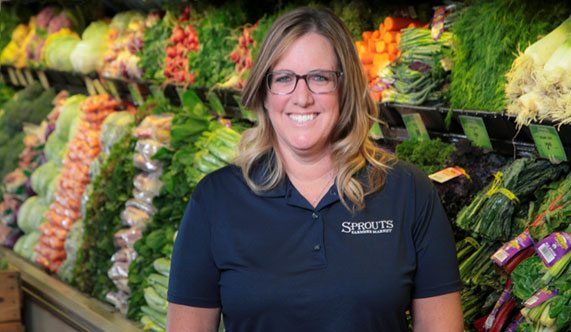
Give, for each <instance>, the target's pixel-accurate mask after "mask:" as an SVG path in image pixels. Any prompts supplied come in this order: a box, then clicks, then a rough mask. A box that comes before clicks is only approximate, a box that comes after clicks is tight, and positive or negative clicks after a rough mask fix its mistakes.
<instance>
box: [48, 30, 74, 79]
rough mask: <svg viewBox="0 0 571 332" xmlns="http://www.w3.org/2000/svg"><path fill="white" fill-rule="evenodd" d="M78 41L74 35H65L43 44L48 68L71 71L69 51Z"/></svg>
mask: <svg viewBox="0 0 571 332" xmlns="http://www.w3.org/2000/svg"><path fill="white" fill-rule="evenodd" d="M79 42H80V39H79V37H77V36H75V35H65V36H61V37H57V38H55V39H53V40H52V41H51V42H50V43H46V45H45V46H44V50H43V52H44V58H45V62H46V65H47V66H48V68H53V69H57V70H63V71H73V65H72V64H71V52H72V51H73V50H74V49H75V47H76V46H77V44H78V43H79Z"/></svg>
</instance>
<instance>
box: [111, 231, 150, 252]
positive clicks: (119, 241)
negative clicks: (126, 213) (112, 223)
mask: <svg viewBox="0 0 571 332" xmlns="http://www.w3.org/2000/svg"><path fill="white" fill-rule="evenodd" d="M142 238H143V230H142V229H141V228H139V227H131V228H125V229H122V230H120V231H118V232H117V233H115V237H114V240H115V246H117V247H120V248H125V247H126V248H133V246H134V245H135V242H137V240H139V239H142Z"/></svg>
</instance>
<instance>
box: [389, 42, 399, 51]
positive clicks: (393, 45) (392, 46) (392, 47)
mask: <svg viewBox="0 0 571 332" xmlns="http://www.w3.org/2000/svg"><path fill="white" fill-rule="evenodd" d="M397 51H398V49H397V43H390V44H388V46H387V53H389V54H393V53H394V54H396V53H397Z"/></svg>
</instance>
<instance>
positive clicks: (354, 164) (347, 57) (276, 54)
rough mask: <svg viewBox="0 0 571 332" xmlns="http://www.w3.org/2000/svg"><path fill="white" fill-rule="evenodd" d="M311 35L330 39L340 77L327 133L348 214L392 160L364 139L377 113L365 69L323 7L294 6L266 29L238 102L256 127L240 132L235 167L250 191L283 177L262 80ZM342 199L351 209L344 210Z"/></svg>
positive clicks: (376, 183)
mask: <svg viewBox="0 0 571 332" xmlns="http://www.w3.org/2000/svg"><path fill="white" fill-rule="evenodd" d="M310 32H316V33H319V34H321V35H322V36H324V37H325V38H327V39H328V40H329V42H330V43H331V45H332V46H333V49H334V50H335V53H336V56H337V59H338V67H339V69H338V70H340V71H342V72H343V73H344V74H343V75H344V76H343V77H342V79H341V80H340V82H339V86H338V95H339V108H340V109H339V121H338V123H337V124H336V126H335V127H334V128H333V130H332V132H331V147H332V149H331V151H332V152H331V157H332V160H333V163H334V167H335V168H336V169H337V170H338V174H337V177H336V179H335V181H336V183H337V188H338V193H339V197H340V199H341V202H342V203H343V204H344V205H345V207H346V208H347V209H348V210H350V211H354V208H355V207H356V208H357V209H359V210H361V209H363V208H364V207H365V203H364V197H365V195H367V194H369V193H372V192H375V191H377V190H379V189H380V188H381V186H382V185H383V184H384V181H385V173H386V171H387V170H388V169H389V168H390V166H389V162H391V161H392V160H393V159H394V157H393V156H392V155H389V154H388V153H385V152H383V151H382V150H381V149H380V148H378V147H376V146H375V145H374V144H373V142H372V141H371V140H370V139H369V137H368V134H369V130H370V128H371V126H372V125H373V124H374V123H375V122H376V121H378V120H377V119H378V117H379V109H378V107H377V104H376V103H375V101H374V100H373V98H372V97H371V95H370V94H369V92H368V86H367V78H366V75H365V74H364V73H365V70H364V67H363V65H362V64H361V61H360V59H359V56H358V55H357V50H356V48H355V45H354V42H353V38H352V36H351V33H350V32H349V30H348V29H347V27H346V26H345V24H344V23H343V22H342V21H341V20H340V19H339V18H338V17H337V16H336V15H335V14H333V13H332V12H331V11H329V10H327V9H317V10H316V9H311V8H298V9H295V10H293V11H290V12H288V13H286V14H284V15H282V16H280V17H279V18H278V19H277V20H276V21H275V22H274V24H273V25H272V26H271V27H270V29H269V31H268V32H267V34H266V36H265V38H264V41H263V42H262V45H261V46H260V51H259V54H258V56H257V58H256V60H255V62H254V65H253V67H252V69H251V72H250V75H249V77H248V81H247V82H246V86H245V87H244V89H243V91H242V99H241V102H242V104H243V105H244V106H245V107H246V108H247V109H250V110H253V111H254V112H255V113H256V116H257V125H256V126H255V127H253V128H251V129H248V130H247V131H245V132H244V133H243V135H242V139H241V140H240V144H239V152H238V156H237V157H236V159H235V160H234V164H235V165H237V166H239V167H241V169H242V174H243V176H244V178H245V179H246V182H247V184H248V186H249V187H250V188H251V189H252V190H253V191H255V192H262V191H267V190H270V189H272V188H274V187H275V186H277V184H278V183H279V182H280V181H282V180H283V179H284V178H285V167H284V165H283V162H281V161H280V156H279V154H278V153H276V151H275V149H274V142H275V137H274V135H275V134H274V129H273V127H272V124H271V122H270V119H269V116H268V115H267V111H266V110H265V108H264V100H265V98H266V94H267V87H266V84H265V79H266V75H267V73H268V72H270V70H271V68H272V67H273V65H274V64H275V63H276V62H277V61H278V60H279V58H280V57H281V56H282V55H283V54H284V53H285V51H286V50H287V48H288V47H289V46H290V45H291V44H292V43H293V42H294V41H296V40H297V39H298V38H300V37H301V36H303V35H305V34H307V33H310ZM262 161H263V162H265V164H264V165H263V167H262V171H263V175H262V178H261V179H257V181H254V179H252V177H251V175H252V171H253V169H254V168H255V167H257V165H258V163H259V162H262ZM361 170H367V171H368V181H367V183H366V187H367V189H366V190H365V189H364V188H363V184H362V183H361V182H360V181H358V180H357V175H358V172H359V171H361ZM346 198H348V199H349V200H350V201H351V202H352V203H353V207H349V204H348V202H347V200H346Z"/></svg>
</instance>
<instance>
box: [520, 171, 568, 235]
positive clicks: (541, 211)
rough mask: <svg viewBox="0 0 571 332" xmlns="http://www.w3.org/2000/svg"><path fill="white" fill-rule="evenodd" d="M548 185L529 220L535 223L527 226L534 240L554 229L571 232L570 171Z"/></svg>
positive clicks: (554, 230)
mask: <svg viewBox="0 0 571 332" xmlns="http://www.w3.org/2000/svg"><path fill="white" fill-rule="evenodd" d="M549 187H550V190H549V191H548V192H547V193H545V194H544V195H542V197H541V200H540V201H539V203H538V204H539V208H538V209H537V212H536V213H535V215H534V217H533V218H532V220H530V223H534V222H536V223H537V224H536V226H533V227H530V228H529V232H530V234H531V236H532V237H533V238H534V239H535V240H536V241H540V240H542V239H544V238H545V237H546V236H548V235H549V234H551V233H553V232H556V231H563V232H566V233H571V173H569V174H568V175H567V176H566V177H565V178H564V179H563V180H561V181H558V182H555V183H553V184H551V185H550V186H549Z"/></svg>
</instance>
